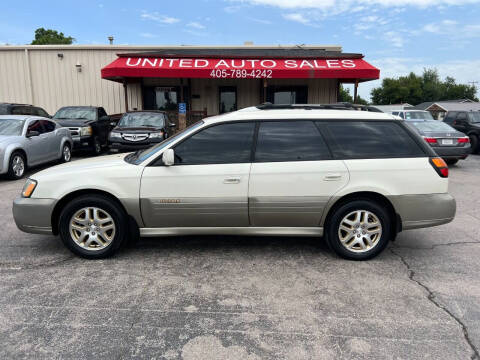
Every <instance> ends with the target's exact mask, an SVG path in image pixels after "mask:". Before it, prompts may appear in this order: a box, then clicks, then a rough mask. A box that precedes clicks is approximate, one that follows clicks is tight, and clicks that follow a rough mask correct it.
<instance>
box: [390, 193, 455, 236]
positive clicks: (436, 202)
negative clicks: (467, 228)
mask: <svg viewBox="0 0 480 360" xmlns="http://www.w3.org/2000/svg"><path fill="white" fill-rule="evenodd" d="M388 198H389V200H390V201H391V202H392V204H393V207H394V208H395V211H396V212H397V214H398V215H399V216H400V218H401V220H402V230H409V229H418V228H424V227H431V226H437V225H442V224H447V223H449V222H451V221H452V220H453V219H454V217H455V212H456V208H457V206H456V202H455V199H454V198H453V196H452V195H450V194H448V193H445V194H422V195H399V196H389V197H388Z"/></svg>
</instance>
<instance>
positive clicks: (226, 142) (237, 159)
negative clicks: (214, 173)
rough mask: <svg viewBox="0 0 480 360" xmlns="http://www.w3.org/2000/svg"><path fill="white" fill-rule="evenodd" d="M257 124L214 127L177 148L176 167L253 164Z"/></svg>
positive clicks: (230, 124) (239, 123)
mask: <svg viewBox="0 0 480 360" xmlns="http://www.w3.org/2000/svg"><path fill="white" fill-rule="evenodd" d="M254 129H255V123H253V122H238V123H228V124H221V125H215V126H212V127H209V128H206V129H204V130H201V131H200V132H198V133H196V134H194V135H192V136H191V137H189V138H188V139H186V140H185V141H183V142H181V143H180V144H178V145H177V146H175V148H174V150H175V164H188V165H191V164H225V163H244V162H250V156H251V150H252V143H253V133H254Z"/></svg>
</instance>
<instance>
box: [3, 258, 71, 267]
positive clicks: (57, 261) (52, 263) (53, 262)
mask: <svg viewBox="0 0 480 360" xmlns="http://www.w3.org/2000/svg"><path fill="white" fill-rule="evenodd" d="M74 258H75V256H73V255H70V256H67V257H65V258H62V259H55V260H51V261H47V262H44V263H30V264H28V263H27V264H22V265H21V266H20V265H18V264H17V263H13V262H12V263H0V269H1V270H30V269H38V268H45V267H52V266H57V265H60V264H63V263H66V262H69V261H71V260H73V259H74Z"/></svg>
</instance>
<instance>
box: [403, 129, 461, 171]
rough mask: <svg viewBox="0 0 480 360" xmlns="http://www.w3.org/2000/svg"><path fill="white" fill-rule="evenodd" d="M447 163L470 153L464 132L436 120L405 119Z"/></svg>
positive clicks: (456, 160) (455, 161) (452, 162)
mask: <svg viewBox="0 0 480 360" xmlns="http://www.w3.org/2000/svg"><path fill="white" fill-rule="evenodd" d="M407 124H409V125H410V126H411V127H413V128H414V129H415V130H416V131H417V132H418V133H420V135H422V136H423V138H424V139H425V141H426V142H427V143H428V144H429V145H430V146H431V147H432V148H433V150H435V152H436V153H437V154H438V156H441V157H442V158H443V159H444V160H445V162H446V163H447V164H449V165H453V164H456V163H457V162H458V160H460V159H466V158H467V156H468V154H470V151H471V148H470V139H469V138H468V136H466V135H465V134H464V133H462V132H460V131H457V130H455V129H454V128H452V127H451V126H450V125H448V124H445V123H443V122H441V121H437V120H421V121H407Z"/></svg>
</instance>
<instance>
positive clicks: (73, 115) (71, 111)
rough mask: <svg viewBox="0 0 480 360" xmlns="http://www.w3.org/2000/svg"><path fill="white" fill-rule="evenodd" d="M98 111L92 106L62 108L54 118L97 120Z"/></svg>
mask: <svg viewBox="0 0 480 360" xmlns="http://www.w3.org/2000/svg"><path fill="white" fill-rule="evenodd" d="M96 112H97V111H96V110H95V109H92V108H61V109H60V110H58V111H57V113H56V114H55V115H54V116H53V118H54V119H85V120H95V118H96Z"/></svg>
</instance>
